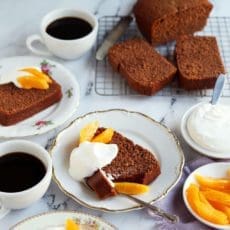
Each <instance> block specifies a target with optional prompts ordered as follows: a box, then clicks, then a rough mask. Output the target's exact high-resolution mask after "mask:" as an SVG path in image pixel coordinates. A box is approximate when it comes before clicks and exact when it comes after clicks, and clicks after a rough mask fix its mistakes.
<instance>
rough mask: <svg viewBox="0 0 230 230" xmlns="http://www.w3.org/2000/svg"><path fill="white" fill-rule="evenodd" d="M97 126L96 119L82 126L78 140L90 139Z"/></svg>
mask: <svg viewBox="0 0 230 230" xmlns="http://www.w3.org/2000/svg"><path fill="white" fill-rule="evenodd" d="M98 127H99V122H98V121H93V122H91V123H89V124H87V125H86V126H85V127H83V128H82V129H81V131H80V138H79V142H80V143H82V142H84V141H91V139H92V138H93V136H94V135H95V133H96V131H97V129H98Z"/></svg>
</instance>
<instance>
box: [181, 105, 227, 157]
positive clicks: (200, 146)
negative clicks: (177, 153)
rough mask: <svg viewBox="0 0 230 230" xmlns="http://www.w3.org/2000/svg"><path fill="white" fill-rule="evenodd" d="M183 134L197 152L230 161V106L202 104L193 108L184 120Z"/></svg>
mask: <svg viewBox="0 0 230 230" xmlns="http://www.w3.org/2000/svg"><path fill="white" fill-rule="evenodd" d="M181 133H182V136H183V138H184V139H185V141H186V142H187V143H188V144H189V145H190V146H191V147H192V148H193V149H195V150H196V151H198V152H200V153H202V154H204V155H206V156H209V157H213V158H220V159H228V158H229V159H230V106H228V105H223V104H215V105H212V104H211V103H207V102H206V103H203V102H202V103H199V104H197V105H195V106H193V107H191V108H190V109H189V110H188V111H187V112H185V114H184V116H183V118H182V121H181Z"/></svg>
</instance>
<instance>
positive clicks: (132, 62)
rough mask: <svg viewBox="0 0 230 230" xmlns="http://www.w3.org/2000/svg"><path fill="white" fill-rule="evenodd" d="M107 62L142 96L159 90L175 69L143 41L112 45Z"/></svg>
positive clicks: (133, 40)
mask: <svg viewBox="0 0 230 230" xmlns="http://www.w3.org/2000/svg"><path fill="white" fill-rule="evenodd" d="M108 60H109V62H110V64H111V65H112V67H113V69H114V70H115V71H117V72H119V73H120V74H121V76H123V77H124V78H125V79H126V80H127V82H128V85H129V86H130V87H131V88H132V89H134V90H135V91H137V92H138V93H140V94H144V95H153V94H155V93H156V92H158V91H159V90H161V89H162V88H163V87H165V86H166V85H167V84H168V83H170V82H171V81H172V79H173V77H174V75H175V73H176V68H175V67H174V66H173V65H172V64H171V63H170V62H168V61H167V60H166V59H165V58H164V57H162V56H161V55H160V54H159V53H158V52H157V51H155V50H154V49H153V47H151V46H150V45H149V44H148V43H147V42H146V41H144V40H143V39H130V40H126V41H124V42H121V43H118V44H116V45H114V46H113V47H111V48H110V50H109V54H108Z"/></svg>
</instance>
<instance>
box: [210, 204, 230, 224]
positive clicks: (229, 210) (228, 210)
mask: <svg viewBox="0 0 230 230" xmlns="http://www.w3.org/2000/svg"><path fill="white" fill-rule="evenodd" d="M210 204H211V205H212V206H213V207H214V208H215V209H218V210H220V211H222V212H224V213H225V214H226V215H227V217H228V221H229V222H230V207H228V206H226V205H223V204H220V203H218V202H213V201H210Z"/></svg>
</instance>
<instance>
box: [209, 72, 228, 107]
mask: <svg viewBox="0 0 230 230" xmlns="http://www.w3.org/2000/svg"><path fill="white" fill-rule="evenodd" d="M224 82H225V76H224V75H223V74H221V75H220V76H219V77H218V78H217V80H216V84H215V87H214V90H213V95H212V100H211V104H212V105H215V104H216V103H217V102H218V100H219V98H220V95H221V92H222V90H223V87H224Z"/></svg>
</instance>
